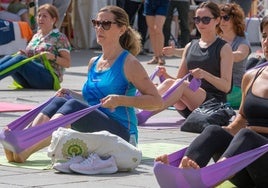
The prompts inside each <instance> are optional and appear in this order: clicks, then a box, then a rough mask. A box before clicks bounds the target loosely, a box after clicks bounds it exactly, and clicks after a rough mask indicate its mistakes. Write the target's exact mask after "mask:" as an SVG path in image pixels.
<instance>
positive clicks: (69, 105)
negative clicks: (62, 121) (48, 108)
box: [57, 99, 88, 114]
mask: <svg viewBox="0 0 268 188" xmlns="http://www.w3.org/2000/svg"><path fill="white" fill-rule="evenodd" d="M87 107H88V105H87V104H84V103H83V102H81V101H79V100H77V99H69V100H67V101H66V102H65V103H64V105H63V106H62V107H61V108H60V109H59V110H58V112H57V113H61V114H69V113H73V112H76V111H79V110H82V109H85V108H87Z"/></svg>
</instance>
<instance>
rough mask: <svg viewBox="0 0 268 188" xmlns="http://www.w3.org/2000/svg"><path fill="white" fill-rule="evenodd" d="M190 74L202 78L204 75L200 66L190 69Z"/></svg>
mask: <svg viewBox="0 0 268 188" xmlns="http://www.w3.org/2000/svg"><path fill="white" fill-rule="evenodd" d="M189 72H190V73H191V75H192V76H193V77H195V78H198V79H203V78H204V77H205V71H204V70H203V69H200V68H196V69H192V70H190V71H189Z"/></svg>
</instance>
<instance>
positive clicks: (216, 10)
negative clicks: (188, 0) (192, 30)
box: [195, 1, 221, 18]
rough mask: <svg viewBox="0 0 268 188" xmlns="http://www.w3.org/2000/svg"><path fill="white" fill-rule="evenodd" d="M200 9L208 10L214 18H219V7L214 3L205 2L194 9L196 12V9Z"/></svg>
mask: <svg viewBox="0 0 268 188" xmlns="http://www.w3.org/2000/svg"><path fill="white" fill-rule="evenodd" d="M201 8H207V9H209V10H210V12H211V14H212V15H213V17H214V18H218V17H220V16H221V15H220V9H219V6H218V5H217V4H216V3H214V2H212V1H206V2H203V3H201V4H200V5H199V6H198V7H197V8H196V10H195V11H197V10H198V9H201Z"/></svg>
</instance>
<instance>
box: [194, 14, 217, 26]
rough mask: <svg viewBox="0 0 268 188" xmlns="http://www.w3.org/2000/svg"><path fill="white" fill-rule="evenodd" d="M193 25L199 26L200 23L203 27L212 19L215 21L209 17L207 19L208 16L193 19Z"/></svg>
mask: <svg viewBox="0 0 268 188" xmlns="http://www.w3.org/2000/svg"><path fill="white" fill-rule="evenodd" d="M193 19H194V23H195V24H199V23H200V22H202V23H203V24H205V25H208V24H209V23H210V20H212V19H215V18H211V17H208V16H204V17H199V16H197V17H194V18H193Z"/></svg>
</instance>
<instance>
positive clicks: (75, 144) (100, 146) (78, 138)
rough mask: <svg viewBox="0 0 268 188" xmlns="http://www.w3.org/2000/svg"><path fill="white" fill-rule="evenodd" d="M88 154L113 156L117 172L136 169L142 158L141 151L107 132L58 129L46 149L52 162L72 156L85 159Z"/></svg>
mask: <svg viewBox="0 0 268 188" xmlns="http://www.w3.org/2000/svg"><path fill="white" fill-rule="evenodd" d="M90 153H96V154H98V155H99V156H101V157H109V156H113V157H114V158H115V160H116V164H117V168H118V170H119V171H129V170H132V169H134V168H136V167H137V166H138V165H139V164H140V162H141V158H142V152H141V150H139V149H138V148H136V147H134V146H133V145H131V144H129V143H128V142H126V141H125V140H124V139H122V138H120V137H119V136H117V135H114V134H111V133H109V132H108V131H99V132H93V133H82V132H78V131H75V130H72V129H67V128H62V127H60V128H58V130H56V131H54V132H53V134H52V139H51V144H50V145H49V147H48V157H51V158H52V160H53V161H55V160H66V159H67V158H69V157H73V156H74V155H81V156H83V157H87V156H89V154H90Z"/></svg>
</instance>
